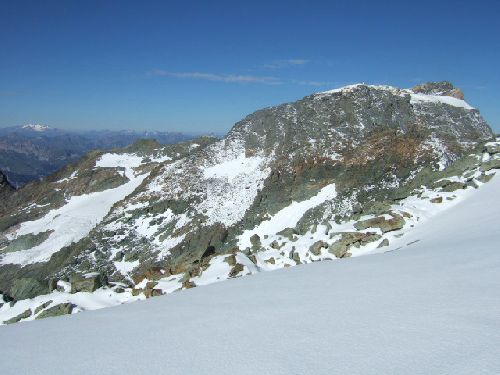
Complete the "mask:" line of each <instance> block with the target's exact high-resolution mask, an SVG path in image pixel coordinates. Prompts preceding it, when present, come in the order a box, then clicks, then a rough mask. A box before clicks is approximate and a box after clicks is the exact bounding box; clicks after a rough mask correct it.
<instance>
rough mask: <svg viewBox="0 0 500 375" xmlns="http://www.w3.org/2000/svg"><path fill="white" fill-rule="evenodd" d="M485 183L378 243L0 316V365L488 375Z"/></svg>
mask: <svg viewBox="0 0 500 375" xmlns="http://www.w3.org/2000/svg"><path fill="white" fill-rule="evenodd" d="M499 191H500V178H498V177H495V178H493V180H492V181H491V182H489V183H487V184H485V185H484V186H481V187H480V188H479V189H478V190H467V191H466V195H465V196H464V197H463V199H462V200H461V201H460V202H458V203H456V204H455V205H454V206H453V207H451V208H449V209H448V210H443V211H442V212H441V213H438V214H436V215H435V216H434V217H433V219H432V220H428V221H426V222H424V223H422V224H421V225H419V226H417V227H415V228H414V230H412V231H410V232H408V233H406V235H404V236H403V237H400V238H398V239H394V242H393V243H392V244H391V246H390V247H389V248H386V249H388V251H387V252H386V253H385V254H379V255H372V256H365V257H357V258H352V259H346V260H343V261H333V262H319V263H314V264H309V265H304V266H300V267H294V268H290V269H287V270H281V271H276V272H269V273H267V272H265V273H259V274H258V275H255V276H252V277H245V278H239V279H236V280H232V281H228V282H224V283H218V284H214V285H210V286H207V287H202V288H195V289H190V290H188V291H185V292H182V293H175V294H172V295H168V296H166V297H159V298H154V299H151V300H148V301H145V302H139V303H135V304H130V305H126V306H120V307H115V308H109V309H104V310H99V311H94V312H89V313H81V314H77V315H72V316H66V317H62V318H57V319H44V320H40V321H36V322H33V323H25V324H16V325H11V326H4V327H0V347H1V348H2V356H3V357H4V358H6V359H8V360H5V361H3V362H2V364H1V365H0V369H1V373H2V374H23V373H26V374H28V373H29V374H54V373H59V372H61V369H63V371H64V372H65V373H71V374H123V373H127V374H142V373H158V374H161V373H168V374H207V375H210V374H217V375H223V374H235V373H236V374H283V375H284V374H325V375H326V374H328V375H331V374H422V375H424V374H425V375H427V374H498V373H499V372H500V371H499V370H500V356H499V355H498V346H499V345H500V298H498V290H499V286H500V252H499V251H498V235H499V226H498V223H499V221H500V199H499V195H498V194H499ZM410 203H411V202H410ZM417 203H418V202H415V205H416V207H415V209H416V210H417V209H419V207H418V204H417ZM421 208H422V209H424V207H421ZM415 241H418V242H415ZM398 248H400V249H399V250H397V251H392V250H396V249H398ZM143 351H144V354H140V353H142V352H143Z"/></svg>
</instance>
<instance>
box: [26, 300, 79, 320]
mask: <svg viewBox="0 0 500 375" xmlns="http://www.w3.org/2000/svg"><path fill="white" fill-rule="evenodd" d="M73 307H74V306H73V305H72V304H71V303H60V304H58V305H55V306H52V307H49V308H48V309H47V310H44V311H42V312H41V313H40V314H38V316H37V317H36V318H35V319H44V318H49V317H53V316H60V315H67V314H71V312H72V311H73Z"/></svg>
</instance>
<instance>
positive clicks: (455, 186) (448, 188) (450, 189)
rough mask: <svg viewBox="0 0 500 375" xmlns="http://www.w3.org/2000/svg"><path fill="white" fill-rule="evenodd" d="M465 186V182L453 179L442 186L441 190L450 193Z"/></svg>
mask: <svg viewBox="0 0 500 375" xmlns="http://www.w3.org/2000/svg"><path fill="white" fill-rule="evenodd" d="M466 187H467V184H464V183H463V182H458V181H453V182H450V183H449V184H446V185H445V186H443V187H442V188H441V191H444V192H446V193H451V192H453V191H456V190H460V189H465V188H466Z"/></svg>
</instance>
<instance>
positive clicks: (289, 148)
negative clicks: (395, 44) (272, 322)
mask: <svg viewBox="0 0 500 375" xmlns="http://www.w3.org/2000/svg"><path fill="white" fill-rule="evenodd" d="M460 96H461V95H460V93H459V90H458V89H455V88H454V87H453V86H451V84H449V83H446V82H445V83H430V84H425V85H420V86H417V87H416V88H414V89H411V90H410V89H398V88H394V87H389V86H370V85H364V84H358V85H352V86H347V87H344V88H341V89H335V90H331V91H327V92H323V93H317V94H313V95H310V96H307V97H305V98H303V99H301V100H299V101H297V102H294V103H287V104H283V105H280V106H276V107H271V108H266V109H263V110H260V111H257V112H255V113H253V114H251V115H249V116H247V117H246V118H245V119H243V120H242V121H240V122H238V123H237V124H236V125H235V126H234V127H233V129H232V130H231V131H230V132H229V134H228V135H227V136H226V137H225V138H223V139H222V140H215V139H201V140H196V141H193V142H188V143H185V144H179V145H176V146H167V148H165V147H163V148H161V147H159V145H153V144H149V143H148V144H139V145H135V146H134V147H132V148H129V149H126V150H122V151H119V152H114V153H94V154H90V155H88V156H87V157H86V158H84V159H82V161H81V162H79V164H78V165H76V166H74V167H72V168H69V169H66V170H62V171H61V172H59V173H58V174H56V175H54V176H52V177H51V178H49V179H47V180H46V181H43V182H42V183H40V184H33V186H30V187H26V188H25V189H21V190H20V191H19V192H16V197H15V198H14V199H12V203H11V205H10V206H9V207H7V208H4V210H3V211H2V212H1V213H0V215H1V218H0V290H2V291H4V296H8V297H6V298H7V299H9V298H10V299H14V300H17V301H19V302H16V303H15V304H14V305H13V307H11V306H7V307H3V308H4V309H9V311H10V312H9V314H10V315H8V316H10V318H9V319H14V318H16V319H17V315H12V314H15V313H18V314H24V315H26V314H28V313H25V311H24V310H23V311H20V310H21V309H22V308H24V307H27V306H28V305H29V303H31V302H23V301H36V304H39V305H40V304H44V303H47V302H48V301H49V300H50V301H55V300H57V301H58V303H59V305H61V304H62V307H60V308H58V309H56V310H57V311H60V310H61V309H62V311H64V312H66V313H67V312H68V309H67V308H66V309H65V308H64V306H66V305H64V304H70V306H72V307H71V309H70V310H71V311H80V310H84V309H92V308H96V303H95V299H96V298H97V299H98V300H99V301H101V300H102V298H103V295H108V294H109V298H108V297H106V298H108V300H107V302H106V303H104V305H106V304H116V303H123V302H128V301H132V300H136V299H141V298H146V297H150V296H155V295H161V294H164V293H170V292H172V291H175V290H179V289H186V288H191V287H194V286H199V285H204V284H207V283H211V282H215V281H219V280H224V279H227V278H231V277H237V276H242V275H245V274H252V273H255V272H260V271H264V270H272V269H277V268H283V267H290V266H293V265H296V264H301V263H308V262H313V261H319V260H333V259H338V258H344V257H348V256H353V255H362V254H364V253H370V252H375V251H385V249H389V248H390V244H391V239H394V238H395V237H394V236H401V235H404V233H405V231H407V230H411V228H412V227H413V226H415V225H418V223H419V222H420V221H421V220H425V219H426V218H428V217H430V216H432V214H433V213H435V212H438V211H439V210H441V209H445V208H446V207H448V206H450V205H452V204H454V203H455V202H456V201H458V200H460V199H461V198H460V197H461V196H462V195H464V194H469V192H470V191H471V190H474V189H476V188H479V187H480V186H481V184H483V183H485V182H487V181H489V179H491V178H492V176H493V174H494V172H493V170H494V169H496V168H499V167H500V154H499V150H498V147H499V146H498V142H495V141H494V137H493V134H492V132H491V129H490V128H489V126H488V125H487V124H486V122H485V121H484V120H483V119H482V117H481V116H480V114H479V111H477V110H476V109H474V108H472V107H471V106H470V105H469V104H467V103H466V102H465V101H464V100H463V99H460ZM56 189H59V190H56ZM96 201H97V202H103V204H99V205H98V207H96V206H92V204H93V203H92V202H96ZM81 207H87V208H88V212H86V213H85V215H83V217H82V215H80V214H78V213H77V212H79V210H81ZM98 208H100V209H98ZM63 222H70V223H72V225H73V229H72V230H68V228H66V227H65V225H64V224H63ZM75 233H77V235H75ZM377 249H382V250H377ZM392 250H393V249H392ZM44 293H45V294H44ZM81 293H83V295H85V296H86V298H87V299H85V300H84V301H82V300H81V299H78V298H77V296H81V295H82V294H81ZM43 295H45V296H48V297H43ZM89 301H93V302H89ZM51 304H52V305H51ZM51 304H48V305H47V306H49V305H51V306H52V307H54V306H56V304H55V302H51ZM59 305H57V306H59ZM98 305H99V304H98ZM15 306H18V307H15ZM37 306H38V305H37ZM99 306H100V307H102V306H101V305H99ZM45 308H46V307H44V308H42V309H41V310H40V311H42V310H44V309H45ZM11 309H13V310H11ZM31 310H32V309H31V308H30V311H31ZM40 311H39V312H40ZM0 312H1V310H0ZM39 312H38V313H39ZM38 313H36V314H35V313H33V311H32V312H31V314H29V316H28V317H21V318H19V319H18V320H23V319H27V320H30V319H33V318H34V317H35V316H38V315H37V314H38ZM0 315H1V314H0ZM24 315H23V316H24ZM6 316H7V315H6ZM16 319H14V320H16Z"/></svg>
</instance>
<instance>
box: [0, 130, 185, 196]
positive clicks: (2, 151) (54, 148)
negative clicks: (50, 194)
mask: <svg viewBox="0 0 500 375" xmlns="http://www.w3.org/2000/svg"><path fill="white" fill-rule="evenodd" d="M146 138H147V139H155V140H157V141H158V142H159V143H161V144H172V143H177V142H181V141H185V140H188V139H192V138H193V137H191V136H188V135H186V134H181V133H172V132H134V131H107V130H104V131H67V130H62V129H57V128H51V127H48V126H44V125H38V124H30V125H24V126H14V127H8V128H0V170H1V171H3V172H4V173H5V174H6V175H7V176H8V177H9V180H10V182H11V183H12V184H13V185H14V186H16V187H20V186H23V185H25V184H26V183H28V182H31V181H37V180H39V179H40V178H42V177H45V176H47V175H49V174H51V173H53V172H55V171H57V170H58V169H60V168H62V167H63V166H65V165H67V164H69V163H72V162H75V161H77V160H78V159H80V158H81V157H82V156H83V155H85V154H86V153H87V152H89V151H90V150H95V149H100V150H111V149H113V148H117V147H125V146H127V145H130V144H132V143H134V142H135V141H136V140H138V139H146Z"/></svg>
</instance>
